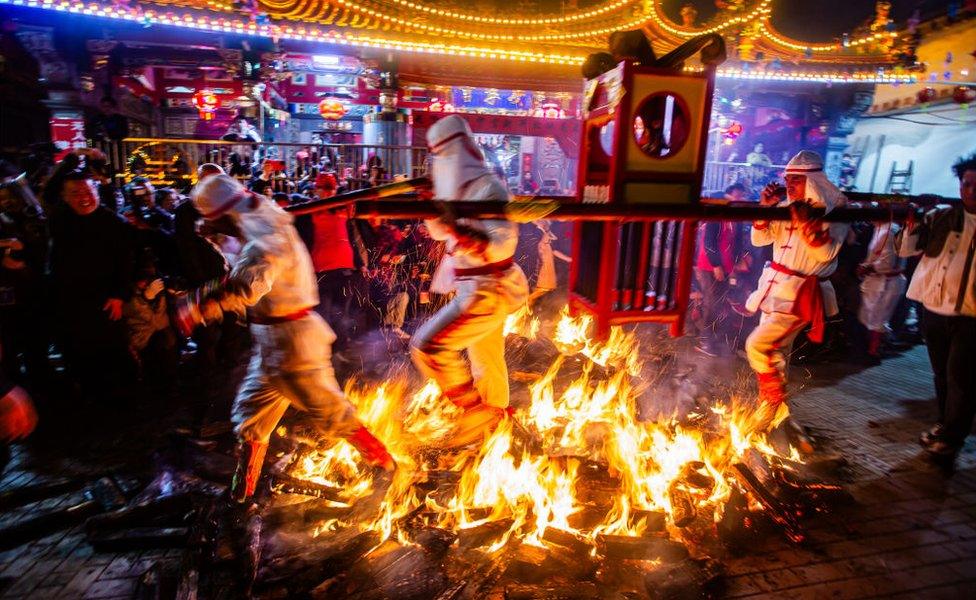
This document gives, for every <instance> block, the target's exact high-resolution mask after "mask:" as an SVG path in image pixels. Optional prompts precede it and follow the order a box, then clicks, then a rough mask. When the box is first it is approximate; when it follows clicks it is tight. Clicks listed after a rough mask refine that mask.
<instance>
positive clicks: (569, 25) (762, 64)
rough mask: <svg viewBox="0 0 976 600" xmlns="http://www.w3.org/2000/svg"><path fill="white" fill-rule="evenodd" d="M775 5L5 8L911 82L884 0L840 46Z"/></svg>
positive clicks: (541, 61)
mask: <svg viewBox="0 0 976 600" xmlns="http://www.w3.org/2000/svg"><path fill="white" fill-rule="evenodd" d="M783 1H785V0H778V2H783ZM778 2H777V0H717V2H716V4H717V5H719V6H720V9H719V10H718V12H717V14H716V15H715V16H714V17H713V18H711V19H709V20H707V21H705V22H699V21H698V19H697V11H696V9H694V8H693V7H690V6H691V5H687V6H684V7H682V9H681V13H680V14H681V21H682V22H681V23H677V22H674V21H673V20H671V19H670V18H669V17H668V16H667V15H666V14H665V12H664V9H663V8H664V7H663V6H662V5H663V4H664V2H662V1H661V0H608V1H603V2H596V3H590V4H588V5H584V6H580V5H579V3H577V2H575V1H574V0H563V2H562V4H561V8H560V7H559V6H556V7H555V9H553V6H552V4H553V2H531V1H528V0H522V1H518V0H516V1H508V2H484V1H476V2H438V1H436V0H234V1H230V0H115V1H114V2H110V1H109V0H102V1H100V2H99V1H92V2H81V1H80V0H0V3H9V4H19V5H26V6H39V7H45V8H53V9H56V10H67V11H71V12H82V13H85V14H93V15H101V16H110V17H115V18H124V19H130V20H143V21H145V22H147V23H161V24H171V25H180V26H184V27H191V28H194V29H199V30H211V31H216V32H228V33H244V34H256V35H265V36H268V37H271V38H274V39H291V40H303V41H312V42H318V41H321V42H325V43H332V44H337V45H348V46H352V47H359V48H374V49H381V50H398V51H404V52H406V53H413V54H415V55H418V57H423V56H427V57H431V58H432V57H436V56H442V55H449V56H459V57H470V58H481V59H489V60H496V61H501V60H505V61H509V62H512V63H516V64H517V63H523V64H524V63H535V64H537V65H551V66H552V67H553V70H552V73H553V75H554V76H557V77H558V76H560V75H562V74H563V73H564V72H565V73H566V75H569V74H570V73H571V72H572V75H573V76H576V74H577V73H578V70H577V68H578V66H579V65H581V64H582V62H583V61H584V60H585V57H586V56H587V54H589V53H591V52H594V51H599V50H605V49H606V45H607V37H608V35H609V34H610V33H612V32H614V31H620V30H630V29H643V30H644V31H645V33H646V34H647V35H648V37H649V38H650V39H651V40H652V44H653V46H654V47H655V50H656V51H657V52H658V53H659V54H661V53H664V52H667V51H668V50H671V49H673V48H674V47H676V46H678V45H680V44H681V43H683V42H685V41H687V40H689V39H691V38H693V37H695V36H698V35H701V34H704V33H720V34H722V35H723V36H724V37H725V39H726V41H727V45H728V47H729V50H730V60H729V62H727V63H726V65H724V66H723V67H722V68H721V70H720V75H727V76H742V77H746V78H765V79H796V80H817V79H829V80H858V81H885V80H891V79H908V78H909V75H908V73H907V71H906V70H905V68H906V67H907V66H909V64H910V63H911V62H912V60H913V56H912V40H911V39H910V38H911V36H910V35H908V34H906V33H903V32H899V31H897V30H896V28H895V26H894V23H893V21H892V20H891V19H890V18H889V16H888V12H887V9H886V8H885V7H886V5H887V3H886V2H883V1H882V2H879V3H878V8H877V12H876V13H875V14H874V15H865V18H866V21H865V26H864V27H862V28H861V29H860V30H859V31H855V32H852V33H851V34H849V35H848V34H844V35H842V36H840V37H838V39H837V40H833V41H808V40H798V39H794V38H791V37H789V36H787V35H785V34H783V33H782V32H780V31H779V30H778V29H777V28H776V26H775V25H774V20H775V19H774V17H775V15H776V5H777V3H778ZM689 7H690V8H689ZM889 8H890V7H889ZM543 9H545V10H543ZM422 62H430V61H422ZM499 64H500V63H499ZM573 71H575V72H573ZM563 76H565V75H563Z"/></svg>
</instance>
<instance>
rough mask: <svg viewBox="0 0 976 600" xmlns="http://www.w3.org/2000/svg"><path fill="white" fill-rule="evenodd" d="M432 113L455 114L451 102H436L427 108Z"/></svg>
mask: <svg viewBox="0 0 976 600" xmlns="http://www.w3.org/2000/svg"><path fill="white" fill-rule="evenodd" d="M427 110H429V111H430V112H454V105H453V104H451V103H450V102H446V103H445V102H441V101H440V100H434V101H433V102H431V103H430V106H428V107H427Z"/></svg>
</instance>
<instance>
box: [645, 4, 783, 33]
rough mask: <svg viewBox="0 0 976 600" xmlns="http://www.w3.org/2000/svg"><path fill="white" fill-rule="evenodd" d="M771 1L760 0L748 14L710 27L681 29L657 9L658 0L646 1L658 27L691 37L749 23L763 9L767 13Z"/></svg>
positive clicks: (762, 11)
mask: <svg viewBox="0 0 976 600" xmlns="http://www.w3.org/2000/svg"><path fill="white" fill-rule="evenodd" d="M772 2H773V0H762V2H760V3H759V5H757V6H756V8H754V9H752V10H751V11H750V12H749V13H748V14H745V15H742V16H739V17H732V18H731V19H729V20H727V21H723V22H721V23H717V24H715V25H712V26H711V27H706V28H705V29H681V28H678V27H675V26H674V25H672V24H671V22H670V20H668V19H667V17H665V16H663V15H662V14H661V13H660V12H659V11H658V5H659V3H658V2H654V0H650V1H649V2H648V5H649V7H650V9H651V10H650V17H651V20H653V21H654V22H655V23H656V24H657V26H658V27H660V28H661V29H663V30H665V31H667V32H668V33H671V34H674V35H677V36H679V37H684V38H693V37H697V36H699V35H705V34H706V33H718V32H720V31H723V30H725V29H728V28H729V27H734V26H735V25H739V24H743V23H749V22H751V21H752V20H753V19H755V18H756V17H758V16H759V15H761V14H764V11H765V14H768V12H769V11H771V10H772V9H770V8H768V7H769V5H770V4H772Z"/></svg>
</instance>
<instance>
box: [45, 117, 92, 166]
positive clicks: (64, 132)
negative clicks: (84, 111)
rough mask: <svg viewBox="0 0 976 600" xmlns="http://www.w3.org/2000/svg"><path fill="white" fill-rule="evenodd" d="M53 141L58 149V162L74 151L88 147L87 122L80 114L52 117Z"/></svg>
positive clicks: (56, 156) (56, 158) (55, 158)
mask: <svg viewBox="0 0 976 600" xmlns="http://www.w3.org/2000/svg"><path fill="white" fill-rule="evenodd" d="M51 141H52V142H53V143H54V147H55V148H57V149H58V153H57V154H56V155H55V157H54V160H56V161H59V160H61V159H62V158H64V156H65V155H66V154H67V153H68V152H71V151H72V150H75V149H77V148H84V147H86V146H87V145H88V142H87V140H86V139H85V120H84V119H82V118H81V115H78V114H71V113H66V114H55V116H53V117H51Z"/></svg>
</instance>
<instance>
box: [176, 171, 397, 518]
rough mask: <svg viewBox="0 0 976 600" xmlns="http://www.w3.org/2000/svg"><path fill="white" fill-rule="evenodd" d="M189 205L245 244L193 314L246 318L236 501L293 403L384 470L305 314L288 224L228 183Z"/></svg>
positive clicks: (312, 300) (207, 188)
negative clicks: (249, 346)
mask: <svg viewBox="0 0 976 600" xmlns="http://www.w3.org/2000/svg"><path fill="white" fill-rule="evenodd" d="M193 202H194V204H195V205H196V207H197V209H198V210H199V211H200V213H201V214H202V215H203V218H204V219H206V220H208V221H210V222H211V223H212V224H213V225H214V226H215V227H223V228H228V229H230V230H231V231H233V232H234V234H235V235H236V237H239V238H241V241H242V242H243V243H244V247H243V248H242V250H241V253H240V256H239V258H238V260H237V262H236V264H235V265H234V267H233V269H232V270H231V273H230V276H229V278H228V280H227V281H226V282H225V283H224V284H223V285H222V286H221V287H220V288H219V289H218V290H217V291H216V292H214V293H212V294H210V295H209V296H208V297H207V298H206V299H203V300H202V302H201V304H200V307H199V315H200V318H201V320H203V321H206V322H212V321H216V320H217V319H219V318H221V317H222V315H223V313H225V312H236V313H241V314H243V313H245V312H246V313H247V316H248V321H249V322H250V330H251V334H252V336H253V338H254V351H253V354H252V357H251V363H250V366H249V367H248V372H247V376H246V378H245V379H244V381H243V383H242V384H241V387H240V389H239V390H238V393H237V398H236V400H235V401H234V408H233V412H232V420H233V422H234V424H235V431H236V433H237V436H238V439H239V442H240V445H239V456H238V467H237V473H236V474H235V476H234V482H233V485H232V490H231V494H232V497H233V498H234V500H236V501H238V502H244V501H246V500H247V499H248V498H250V497H251V495H252V494H253V493H254V490H255V486H256V484H257V481H258V477H259V476H260V473H261V466H262V463H263V460H264V453H265V451H266V450H267V447H268V439H269V438H270V436H271V432H272V431H274V428H275V427H276V426H277V424H278V421H279V420H280V419H281V417H282V415H284V413H285V410H287V408H288V406H289V405H292V404H294V406H295V407H296V408H298V409H300V410H302V411H304V412H305V413H307V415H308V417H309V419H310V421H311V422H312V423H313V424H314V425H315V426H316V427H317V428H318V429H319V430H320V431H321V432H322V433H323V434H325V435H326V436H330V437H342V438H345V439H346V440H347V441H349V442H350V443H351V444H352V445H353V446H354V447H355V448H356V449H357V450H359V453H360V454H361V455H362V458H363V460H364V461H366V462H367V463H369V464H370V465H372V466H375V467H380V468H383V469H385V470H387V471H390V470H392V469H393V468H394V463H393V459H392V458H391V457H390V454H389V453H388V452H387V451H386V448H385V447H384V446H383V444H382V443H381V442H380V441H379V440H377V439H376V438H375V437H373V435H372V434H370V432H369V431H368V430H367V429H366V428H365V427H364V426H363V425H362V424H361V423H360V422H359V420H358V419H357V418H356V413H355V409H354V408H353V406H352V404H350V403H349V401H348V399H347V398H346V397H345V395H344V394H343V392H342V389H341V388H340V387H339V384H338V382H337V381H336V378H335V373H334V371H333V370H332V342H333V341H335V334H334V333H333V332H332V330H331V329H330V328H329V326H328V325H327V324H326V323H325V321H324V320H322V317H320V316H319V315H318V314H317V313H315V312H314V311H313V310H312V309H313V308H314V307H315V306H316V305H317V304H318V303H319V297H318V288H317V282H316V278H315V272H314V270H313V268H312V261H311V258H310V257H309V254H308V251H307V250H306V248H305V245H304V244H303V243H302V240H301V238H300V237H299V236H298V232H297V231H296V230H295V227H294V225H293V224H292V217H291V215H289V214H288V213H286V212H284V211H283V210H282V209H280V208H279V207H278V206H277V205H276V204H275V203H274V202H272V201H270V200H268V199H267V198H265V197H264V196H260V195H258V194H254V193H252V192H249V191H247V190H245V189H244V188H243V187H242V186H241V184H240V183H238V181H237V180H236V179H234V178H233V177H230V176H228V175H211V176H210V177H207V178H206V179H204V180H202V181H201V182H200V183H199V184H198V185H197V187H196V188H195V189H194V190H193Z"/></svg>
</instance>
